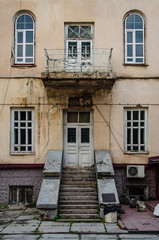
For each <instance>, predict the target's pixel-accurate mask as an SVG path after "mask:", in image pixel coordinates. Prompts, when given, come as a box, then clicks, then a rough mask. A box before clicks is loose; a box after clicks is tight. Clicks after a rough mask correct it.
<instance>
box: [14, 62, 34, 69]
mask: <svg viewBox="0 0 159 240" xmlns="http://www.w3.org/2000/svg"><path fill="white" fill-rule="evenodd" d="M36 66H37V65H36V64H25V63H24V64H12V65H11V67H18V68H27V67H28V68H30V67H36Z"/></svg>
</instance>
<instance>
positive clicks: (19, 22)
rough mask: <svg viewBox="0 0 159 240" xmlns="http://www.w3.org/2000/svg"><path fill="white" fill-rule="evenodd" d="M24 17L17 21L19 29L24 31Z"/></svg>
mask: <svg viewBox="0 0 159 240" xmlns="http://www.w3.org/2000/svg"><path fill="white" fill-rule="evenodd" d="M24 16H25V15H21V16H20V17H19V18H18V20H17V29H24Z"/></svg>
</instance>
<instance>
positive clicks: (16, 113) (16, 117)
mask: <svg viewBox="0 0 159 240" xmlns="http://www.w3.org/2000/svg"><path fill="white" fill-rule="evenodd" d="M14 120H18V111H14Z"/></svg>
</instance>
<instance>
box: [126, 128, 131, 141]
mask: <svg viewBox="0 0 159 240" xmlns="http://www.w3.org/2000/svg"><path fill="white" fill-rule="evenodd" d="M130 143H131V129H127V144H130Z"/></svg>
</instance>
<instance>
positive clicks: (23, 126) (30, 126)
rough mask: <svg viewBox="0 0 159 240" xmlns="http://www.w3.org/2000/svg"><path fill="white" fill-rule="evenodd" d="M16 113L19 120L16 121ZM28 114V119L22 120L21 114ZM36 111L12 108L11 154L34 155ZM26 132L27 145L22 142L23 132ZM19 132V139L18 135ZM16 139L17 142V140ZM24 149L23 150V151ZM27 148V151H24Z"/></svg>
mask: <svg viewBox="0 0 159 240" xmlns="http://www.w3.org/2000/svg"><path fill="white" fill-rule="evenodd" d="M15 112H17V113H18V118H16V119H15V117H14V116H15ZM21 112H25V113H26V119H25V120H20V113H21ZM28 112H31V116H32V117H31V119H28ZM34 121H35V120H34V109H33V108H11V136H10V139H11V146H10V152H11V154H15V155H21V154H22V155H24V154H34ZM22 130H24V131H25V143H22V142H21V135H20V133H21V131H22ZM29 131H31V138H30V139H31V143H29V138H28V134H29ZM15 132H17V133H16V134H17V139H16V136H15V135H16V134H15ZM15 139H16V140H15ZM22 148H23V149H22ZM24 148H25V150H24Z"/></svg>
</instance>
